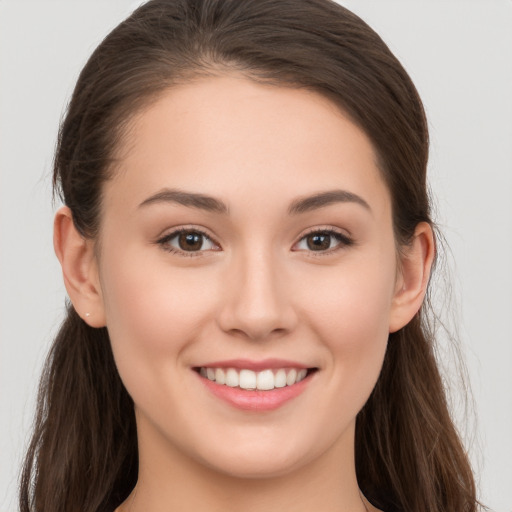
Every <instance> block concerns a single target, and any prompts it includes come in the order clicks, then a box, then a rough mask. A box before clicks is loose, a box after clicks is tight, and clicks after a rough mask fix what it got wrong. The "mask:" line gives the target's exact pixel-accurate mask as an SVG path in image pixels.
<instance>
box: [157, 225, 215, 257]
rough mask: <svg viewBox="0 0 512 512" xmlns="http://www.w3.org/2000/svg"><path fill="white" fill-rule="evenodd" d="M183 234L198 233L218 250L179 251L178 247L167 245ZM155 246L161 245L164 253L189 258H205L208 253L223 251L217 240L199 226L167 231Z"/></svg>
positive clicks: (181, 227)
mask: <svg viewBox="0 0 512 512" xmlns="http://www.w3.org/2000/svg"><path fill="white" fill-rule="evenodd" d="M181 233H198V234H200V235H202V236H203V237H205V238H206V239H208V240H210V242H211V243H212V244H213V245H215V246H216V247H217V248H216V249H202V250H199V251H183V250H181V249H178V248H176V247H172V246H167V245H166V244H167V243H168V242H169V241H170V240H172V239H173V238H175V237H176V236H178V235H180V234H181ZM155 244H157V245H159V246H160V247H161V248H162V249H163V250H164V251H167V252H170V253H172V254H178V255H180V256H188V257H200V256H204V255H205V254H204V253H206V252H211V251H218V250H222V249H221V246H220V244H219V243H218V242H217V240H216V239H215V238H214V237H213V236H212V235H210V234H209V233H208V232H207V231H206V230H205V229H204V228H200V227H197V226H180V227H176V228H171V230H170V231H167V232H166V233H165V234H164V235H160V236H159V237H158V238H157V239H156V240H155Z"/></svg>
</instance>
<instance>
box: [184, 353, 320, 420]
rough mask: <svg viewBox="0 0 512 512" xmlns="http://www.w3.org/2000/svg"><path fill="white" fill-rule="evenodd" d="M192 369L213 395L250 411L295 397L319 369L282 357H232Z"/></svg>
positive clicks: (274, 405)
mask: <svg viewBox="0 0 512 512" xmlns="http://www.w3.org/2000/svg"><path fill="white" fill-rule="evenodd" d="M193 369H194V370H195V373H196V374H197V376H198V377H199V378H200V380H201V382H202V383H203V385H204V386H205V388H206V389H207V390H209V392H210V393H211V394H212V395H213V396H215V397H217V398H220V399H221V400H222V401H223V402H225V403H228V404H229V405H230V406H232V407H235V408H237V409H242V410H245V411H253V412H264V411H272V410H274V409H278V408H280V407H281V406H283V405H285V404H286V403H287V402H289V401H291V400H293V399H295V398H297V397H298V396H300V395H301V394H302V393H304V391H305V390H306V388H307V387H309V386H310V385H311V384H310V383H311V382H312V381H313V380H315V379H314V377H315V376H316V373H317V372H318V368H305V367H304V366H301V365H297V364H294V363H292V362H291V361H283V360H266V361H260V362H251V361H247V360H231V361H224V362H222V363H220V362H219V363H212V364H211V366H197V367H195V368H193Z"/></svg>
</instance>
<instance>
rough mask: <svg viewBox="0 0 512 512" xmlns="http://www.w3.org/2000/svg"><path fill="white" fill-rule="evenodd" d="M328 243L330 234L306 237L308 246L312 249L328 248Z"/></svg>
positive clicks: (329, 243) (329, 242)
mask: <svg viewBox="0 0 512 512" xmlns="http://www.w3.org/2000/svg"><path fill="white" fill-rule="evenodd" d="M330 245H331V236H330V235H322V234H315V235H311V236H309V237H308V248H309V249H311V250H312V251H320V250H323V249H329V246H330Z"/></svg>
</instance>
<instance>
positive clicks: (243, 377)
mask: <svg viewBox="0 0 512 512" xmlns="http://www.w3.org/2000/svg"><path fill="white" fill-rule="evenodd" d="M239 385H240V387H241V388H242V389H256V373H254V372H253V371H251V370H240V384H239Z"/></svg>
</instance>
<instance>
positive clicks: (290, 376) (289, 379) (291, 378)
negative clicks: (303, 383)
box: [286, 369, 297, 386]
mask: <svg viewBox="0 0 512 512" xmlns="http://www.w3.org/2000/svg"><path fill="white" fill-rule="evenodd" d="M296 379H297V370H295V369H292V370H290V371H289V372H288V373H287V375H286V385H287V386H291V385H292V384H295V381H296Z"/></svg>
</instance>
